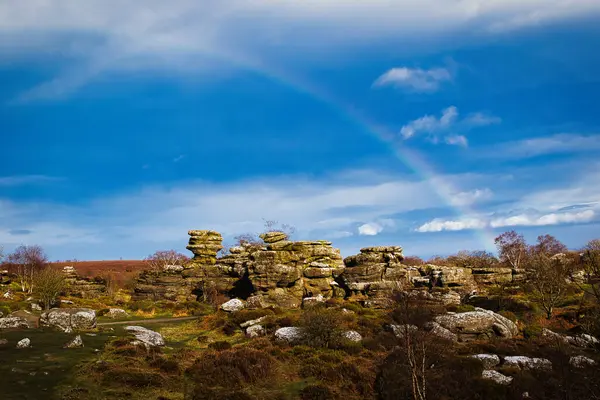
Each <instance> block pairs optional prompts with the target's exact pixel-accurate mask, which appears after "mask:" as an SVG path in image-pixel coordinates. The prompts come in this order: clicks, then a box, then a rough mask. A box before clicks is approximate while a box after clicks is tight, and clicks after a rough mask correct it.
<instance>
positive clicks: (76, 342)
mask: <svg viewBox="0 0 600 400" xmlns="http://www.w3.org/2000/svg"><path fill="white" fill-rule="evenodd" d="M79 347H83V340H82V339H81V335H77V336H75V337H74V338H73V339H71V340H69V341H68V342H67V343H65V345H64V346H63V348H65V349H76V348H79Z"/></svg>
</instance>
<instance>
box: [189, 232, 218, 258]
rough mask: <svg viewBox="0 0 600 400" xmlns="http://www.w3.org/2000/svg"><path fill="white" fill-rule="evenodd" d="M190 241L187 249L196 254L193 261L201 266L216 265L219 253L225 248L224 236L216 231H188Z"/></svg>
mask: <svg viewBox="0 0 600 400" xmlns="http://www.w3.org/2000/svg"><path fill="white" fill-rule="evenodd" d="M188 235H190V241H189V244H188V245H187V247H186V249H188V250H189V251H191V252H192V253H194V258H193V261H194V262H195V263H199V264H212V265H214V264H216V263H217V253H218V252H219V251H220V250H221V249H222V248H223V245H222V244H221V243H222V242H223V236H221V234H220V233H219V232H215V231H208V230H206V231H199V230H191V231H188Z"/></svg>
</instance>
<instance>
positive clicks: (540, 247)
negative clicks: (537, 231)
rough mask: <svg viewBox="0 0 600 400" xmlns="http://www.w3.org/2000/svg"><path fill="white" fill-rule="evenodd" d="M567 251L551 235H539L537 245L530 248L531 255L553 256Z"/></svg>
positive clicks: (565, 247)
mask: <svg viewBox="0 0 600 400" xmlns="http://www.w3.org/2000/svg"><path fill="white" fill-rule="evenodd" d="M568 251H569V249H568V248H567V246H565V245H564V244H563V243H562V242H561V241H560V240H558V239H557V238H555V237H554V236H552V235H540V236H538V237H537V243H536V244H535V245H534V246H532V247H531V253H533V254H544V255H546V256H554V255H556V254H560V253H566V252H568Z"/></svg>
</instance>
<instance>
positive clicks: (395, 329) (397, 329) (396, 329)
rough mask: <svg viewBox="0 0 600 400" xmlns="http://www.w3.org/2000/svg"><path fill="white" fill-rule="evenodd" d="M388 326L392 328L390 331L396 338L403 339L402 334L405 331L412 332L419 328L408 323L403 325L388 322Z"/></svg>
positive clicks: (405, 332)
mask: <svg viewBox="0 0 600 400" xmlns="http://www.w3.org/2000/svg"><path fill="white" fill-rule="evenodd" d="M389 327H390V329H391V330H392V333H393V334H394V336H396V337H397V338H398V339H404V336H405V335H406V334H407V333H413V332H416V331H418V330H419V328H418V327H417V326H416V325H409V324H404V325H396V324H390V325H389Z"/></svg>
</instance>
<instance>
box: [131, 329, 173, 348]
mask: <svg viewBox="0 0 600 400" xmlns="http://www.w3.org/2000/svg"><path fill="white" fill-rule="evenodd" d="M125 330H126V331H127V332H129V333H131V334H133V336H135V340H134V341H133V342H132V344H134V345H141V346H144V347H146V348H151V347H159V346H164V345H165V339H164V338H163V337H162V335H161V334H160V333H158V332H154V331H152V330H150V329H147V328H144V327H143V326H126V327H125Z"/></svg>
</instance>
